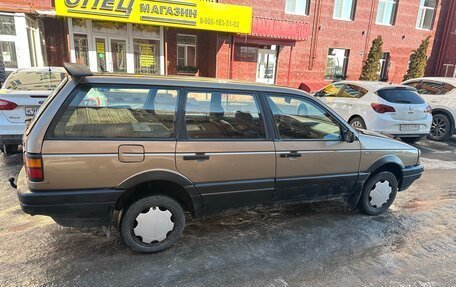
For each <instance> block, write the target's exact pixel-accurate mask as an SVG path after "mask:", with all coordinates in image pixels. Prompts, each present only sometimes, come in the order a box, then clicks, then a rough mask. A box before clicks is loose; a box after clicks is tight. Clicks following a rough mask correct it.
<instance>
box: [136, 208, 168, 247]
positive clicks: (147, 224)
mask: <svg viewBox="0 0 456 287" xmlns="http://www.w3.org/2000/svg"><path fill="white" fill-rule="evenodd" d="M135 224H136V226H135V227H134V228H133V233H134V235H135V236H136V237H137V238H138V239H139V240H140V241H141V242H143V243H146V244H151V243H158V242H161V241H163V240H165V239H166V238H167V237H168V234H169V233H170V232H171V231H172V230H173V229H174V222H173V218H172V213H171V212H170V211H169V210H168V209H164V208H159V207H157V206H153V207H150V208H148V209H147V208H146V209H144V210H143V211H141V213H139V215H138V216H137V217H136V219H135Z"/></svg>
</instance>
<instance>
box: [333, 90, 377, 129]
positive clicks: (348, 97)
mask: <svg viewBox="0 0 456 287" xmlns="http://www.w3.org/2000/svg"><path fill="white" fill-rule="evenodd" d="M366 93H367V90H366V89H364V88H362V87H360V86H358V85H355V84H346V85H345V86H344V87H343V88H342V89H341V91H340V92H339V94H338V96H337V98H339V101H340V105H339V106H338V107H337V111H338V113H339V115H340V116H342V118H344V120H346V121H348V120H349V119H350V117H351V116H353V115H355V114H360V112H361V110H363V109H364V108H365V107H362V106H360V101H359V99H360V98H361V97H362V96H364V95H365V94H366ZM369 108H370V106H369Z"/></svg>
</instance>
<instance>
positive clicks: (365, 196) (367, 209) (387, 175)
mask: <svg viewBox="0 0 456 287" xmlns="http://www.w3.org/2000/svg"><path fill="white" fill-rule="evenodd" d="M385 180H386V181H388V182H389V186H390V187H391V193H390V195H389V198H388V200H387V201H386V202H385V203H384V204H383V205H382V206H380V207H378V206H372V205H371V203H370V201H371V197H370V193H371V191H372V190H373V188H374V187H375V185H376V184H377V183H380V182H384V181H385ZM397 189H398V183H397V178H396V176H395V175H394V174H392V173H391V172H389V171H382V172H379V173H376V174H374V175H372V176H371V177H370V178H369V179H368V180H367V181H366V182H365V183H364V187H363V192H362V194H361V199H360V200H359V203H358V208H359V210H360V211H361V212H362V213H364V214H368V215H378V214H380V213H383V212H384V211H386V210H387V209H388V208H389V207H390V206H391V204H392V203H393V202H394V199H395V198H396V194H397Z"/></svg>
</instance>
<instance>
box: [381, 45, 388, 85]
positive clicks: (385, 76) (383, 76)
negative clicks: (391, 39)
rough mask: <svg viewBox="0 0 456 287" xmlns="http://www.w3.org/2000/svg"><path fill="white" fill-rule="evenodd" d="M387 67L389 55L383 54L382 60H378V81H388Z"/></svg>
mask: <svg viewBox="0 0 456 287" xmlns="http://www.w3.org/2000/svg"><path fill="white" fill-rule="evenodd" d="M389 66H390V53H389V52H385V53H383V55H382V58H381V59H380V75H379V79H380V81H384V82H386V81H388V71H389Z"/></svg>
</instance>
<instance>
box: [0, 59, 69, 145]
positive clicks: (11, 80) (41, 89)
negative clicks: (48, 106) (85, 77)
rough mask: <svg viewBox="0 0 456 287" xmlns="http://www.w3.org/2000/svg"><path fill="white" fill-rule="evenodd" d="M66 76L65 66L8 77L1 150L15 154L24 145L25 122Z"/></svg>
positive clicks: (0, 103)
mask: <svg viewBox="0 0 456 287" xmlns="http://www.w3.org/2000/svg"><path fill="white" fill-rule="evenodd" d="M65 75H66V71H65V69H64V68H63V67H45V68H44V67H41V68H27V69H19V70H17V71H15V72H13V73H11V74H10V75H9V77H8V78H7V79H6V81H5V83H3V86H2V88H1V89H0V149H1V150H2V151H3V152H4V153H6V154H10V153H14V152H16V151H17V148H18V146H19V145H20V144H21V142H22V134H23V132H24V128H25V121H26V120H27V119H28V118H31V117H33V116H34V115H35V113H36V111H37V110H38V108H39V107H40V105H41V104H42V103H43V102H44V101H45V100H46V98H47V97H48V96H49V95H50V94H51V93H52V91H53V90H54V89H55V88H56V87H57V86H58V85H59V84H60V82H61V81H62V80H63V78H64V77H65Z"/></svg>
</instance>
